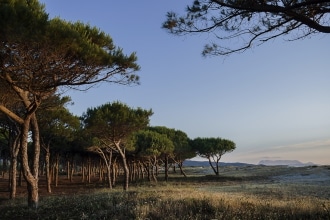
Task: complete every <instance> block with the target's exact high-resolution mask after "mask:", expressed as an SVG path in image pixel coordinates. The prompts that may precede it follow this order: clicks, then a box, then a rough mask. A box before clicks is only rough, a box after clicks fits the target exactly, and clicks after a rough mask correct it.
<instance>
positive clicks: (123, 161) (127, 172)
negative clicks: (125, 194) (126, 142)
mask: <svg viewBox="0 0 330 220" xmlns="http://www.w3.org/2000/svg"><path fill="white" fill-rule="evenodd" d="M114 144H115V146H116V149H117V151H118V152H119V154H120V156H121V159H122V163H123V168H124V185H123V188H124V190H128V183H129V168H128V165H127V161H126V155H125V149H124V150H123V149H122V148H121V147H120V141H119V142H115V143H114Z"/></svg>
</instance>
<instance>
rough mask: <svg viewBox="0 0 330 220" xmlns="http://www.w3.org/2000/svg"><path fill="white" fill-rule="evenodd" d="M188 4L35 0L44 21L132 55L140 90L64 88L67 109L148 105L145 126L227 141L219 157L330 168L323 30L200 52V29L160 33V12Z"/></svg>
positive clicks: (329, 89)
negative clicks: (87, 31)
mask: <svg viewBox="0 0 330 220" xmlns="http://www.w3.org/2000/svg"><path fill="white" fill-rule="evenodd" d="M192 1H193V0H181V1H151V0H149V1H148V0H141V1H108V0H97V1H85V0H79V1H78V0H70V1H67V0H56V1H54V0H42V1H40V2H42V3H45V5H46V11H47V12H48V13H49V15H50V18H53V17H54V16H59V17H60V18H62V19H65V20H68V21H82V22H84V23H89V24H90V25H92V26H96V27H98V28H100V29H101V30H102V31H104V32H106V33H108V34H109V35H110V36H111V37H112V38H113V41H114V43H115V45H116V46H119V47H121V48H123V51H124V52H125V53H126V54H129V53H131V52H136V53H137V57H138V64H139V65H140V66H141V70H140V71H139V72H138V75H140V77H141V85H139V86H133V87H127V86H120V85H110V84H105V83H104V84H102V85H99V86H97V87H95V88H92V89H90V90H88V91H87V92H78V91H69V92H68V93H67V94H66V95H69V96H71V98H72V100H73V101H74V103H75V104H74V105H73V106H69V109H70V110H71V112H72V113H74V114H76V115H82V113H83V112H85V111H86V110H87V108H89V107H96V106H99V105H102V104H104V103H106V102H113V101H117V100H118V101H121V102H123V103H125V104H127V105H128V106H131V107H142V108H145V109H150V108H151V109H152V110H153V112H154V115H153V116H152V117H151V122H150V123H151V125H152V126H166V127H169V128H175V129H179V130H182V131H184V132H186V133H187V135H188V136H189V137H190V138H192V139H193V138H196V137H222V138H226V139H230V140H232V141H234V142H235V143H236V145H237V146H236V147H237V148H236V150H235V151H234V152H232V153H229V154H226V155H224V156H223V158H222V161H223V162H247V163H258V162H259V161H260V160H264V159H270V160H300V161H301V162H314V163H317V164H330V132H329V131H330V86H329V85H330V72H329V70H330V62H329V51H330V44H329V42H330V35H325V34H319V35H315V36H314V37H313V38H311V39H304V40H300V41H295V42H288V41H286V40H285V39H283V38H281V39H277V40H274V41H271V42H268V43H266V44H264V45H261V46H259V47H254V48H253V49H251V50H248V51H246V52H244V53H241V54H233V55H231V56H229V57H211V58H203V57H202V56H201V51H202V49H203V45H204V44H206V43H208V40H209V36H208V35H207V34H206V35H201V34H200V35H197V36H190V35H187V36H184V37H177V36H173V35H170V34H168V33H167V32H166V31H165V30H163V29H161V25H162V22H164V21H165V19H166V13H167V12H168V11H175V12H178V13H183V12H184V10H185V7H186V5H188V4H190V3H191V2H192ZM232 43H233V45H234V43H235V40H233V41H232ZM229 46H230V45H229Z"/></svg>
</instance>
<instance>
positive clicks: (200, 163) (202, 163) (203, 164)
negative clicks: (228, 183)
mask: <svg viewBox="0 0 330 220" xmlns="http://www.w3.org/2000/svg"><path fill="white" fill-rule="evenodd" d="M247 165H251V164H247V163H238V162H237V163H224V162H220V166H237V167H239V166H247ZM183 166H186V167H208V166H210V164H209V162H208V161H195V160H185V161H184V162H183Z"/></svg>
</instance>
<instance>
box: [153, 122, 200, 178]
mask: <svg viewBox="0 0 330 220" xmlns="http://www.w3.org/2000/svg"><path fill="white" fill-rule="evenodd" d="M149 130H152V131H155V132H158V133H160V134H163V135H166V137H167V138H169V139H170V140H171V141H172V143H173V146H172V145H170V146H169V147H168V149H167V150H166V151H165V152H164V153H163V155H164V161H165V180H166V181H167V180H168V169H169V165H168V163H169V159H170V158H171V160H172V162H173V161H174V163H177V164H178V166H179V168H180V170H181V173H182V174H183V175H184V176H186V174H185V173H184V171H183V169H182V162H183V161H184V160H185V159H187V158H192V157H194V156H195V153H194V151H193V150H192V149H191V147H190V145H189V138H188V136H187V134H186V133H184V132H183V131H180V130H175V129H173V128H167V127H164V126H155V127H150V128H149Z"/></svg>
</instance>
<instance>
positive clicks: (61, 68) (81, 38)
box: [0, 0, 139, 207]
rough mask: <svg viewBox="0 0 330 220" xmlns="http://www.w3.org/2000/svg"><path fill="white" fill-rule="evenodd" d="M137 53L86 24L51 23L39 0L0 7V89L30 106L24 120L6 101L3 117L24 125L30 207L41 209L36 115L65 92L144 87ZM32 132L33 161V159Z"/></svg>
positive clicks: (10, 2) (21, 0)
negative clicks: (102, 85) (105, 84)
mask: <svg viewBox="0 0 330 220" xmlns="http://www.w3.org/2000/svg"><path fill="white" fill-rule="evenodd" d="M136 60H137V58H136V56H135V54H134V53H132V54H131V55H128V56H127V55H125V54H124V53H123V51H122V49H121V48H118V47H116V46H115V45H114V44H113V41H112V39H111V37H110V36H109V35H107V34H106V33H104V32H102V31H100V30H99V29H98V28H96V27H91V26H90V25H86V24H83V23H81V22H75V23H72V22H67V21H64V20H61V19H59V18H54V19H49V18H48V15H47V13H46V12H45V10H44V6H43V5H41V4H40V3H39V2H38V1H37V0H6V1H1V2H0V81H1V82H0V84H7V85H8V86H9V87H10V88H11V91H13V92H15V93H16V94H17V97H18V99H19V101H20V102H21V103H22V104H23V105H24V107H25V112H24V115H23V116H19V115H17V114H15V111H14V109H11V108H10V106H8V105H6V103H4V102H2V100H0V111H2V112H3V113H5V114H6V115H8V116H9V117H11V118H12V119H14V120H15V121H16V122H17V123H19V124H20V125H21V137H20V141H21V143H20V145H21V155H22V164H23V174H24V177H25V179H26V181H27V188H28V205H29V206H30V207H37V205H38V201H39V194H38V173H39V172H38V169H39V155H40V140H39V127H38V121H37V117H36V115H35V112H36V110H37V109H38V108H39V106H40V104H41V102H42V101H43V100H45V99H46V98H47V97H49V96H51V95H53V94H54V93H55V92H56V91H57V90H58V89H59V88H60V87H64V86H66V87H69V88H72V87H78V86H80V87H81V86H83V87H82V88H81V89H88V88H90V87H91V86H92V85H94V84H96V83H99V82H110V83H118V84H130V83H138V80H139V77H138V76H137V75H135V74H134V72H135V71H137V70H139V66H138V65H137V64H136ZM30 131H32V142H33V144H32V147H33V152H34V153H33V157H32V158H31V157H29V156H28V140H29V139H28V138H29V132H30Z"/></svg>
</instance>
